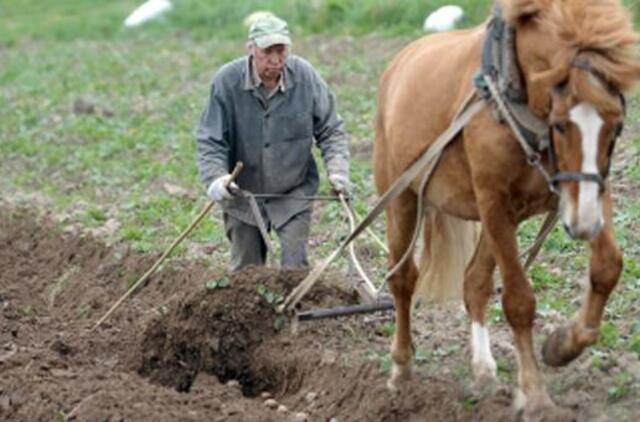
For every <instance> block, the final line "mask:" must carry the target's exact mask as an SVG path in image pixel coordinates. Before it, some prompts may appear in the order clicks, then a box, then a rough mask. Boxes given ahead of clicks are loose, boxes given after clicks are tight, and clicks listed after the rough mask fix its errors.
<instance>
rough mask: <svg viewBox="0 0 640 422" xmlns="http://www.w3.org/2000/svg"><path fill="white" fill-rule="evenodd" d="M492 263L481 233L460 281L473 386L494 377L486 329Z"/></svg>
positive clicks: (492, 259) (490, 254)
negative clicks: (468, 321) (468, 326)
mask: <svg viewBox="0 0 640 422" xmlns="http://www.w3.org/2000/svg"><path fill="white" fill-rule="evenodd" d="M495 267H496V261H495V259H494V258H493V254H492V253H491V249H490V247H489V245H488V244H487V236H486V235H485V233H484V232H483V233H482V234H481V237H480V241H479V242H478V246H477V248H476V252H475V254H474V256H473V259H472V260H471V262H470V263H469V266H468V267H467V270H466V272H465V279H464V303H465V306H466V308H467V312H468V313H469V317H470V318H471V350H472V354H473V357H472V360H471V365H472V368H473V375H474V378H475V381H476V385H484V384H485V383H486V381H489V384H492V382H491V381H493V380H495V377H496V361H495V360H494V359H493V355H492V354H491V347H490V343H489V330H487V328H486V320H487V303H488V301H489V299H490V298H491V293H492V292H493V271H494V269H495Z"/></svg>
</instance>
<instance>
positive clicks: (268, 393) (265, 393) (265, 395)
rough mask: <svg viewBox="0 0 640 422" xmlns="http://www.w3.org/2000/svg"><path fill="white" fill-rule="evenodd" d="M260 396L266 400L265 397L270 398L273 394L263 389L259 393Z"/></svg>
mask: <svg viewBox="0 0 640 422" xmlns="http://www.w3.org/2000/svg"><path fill="white" fill-rule="evenodd" d="M260 397H261V398H262V399H263V400H266V399H271V398H273V395H272V394H271V393H270V392H268V391H263V392H262V393H260Z"/></svg>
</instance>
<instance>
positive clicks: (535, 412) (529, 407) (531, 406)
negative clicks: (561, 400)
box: [515, 393, 577, 422]
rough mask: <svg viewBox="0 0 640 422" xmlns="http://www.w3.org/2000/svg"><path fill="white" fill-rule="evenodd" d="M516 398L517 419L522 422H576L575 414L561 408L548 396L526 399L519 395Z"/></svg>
mask: <svg viewBox="0 0 640 422" xmlns="http://www.w3.org/2000/svg"><path fill="white" fill-rule="evenodd" d="M517 396H518V397H517V398H516V418H515V420H517V421H522V422H574V421H576V420H577V419H576V417H575V415H574V413H573V412H572V411H571V410H569V409H565V408H562V407H559V406H556V405H555V404H554V403H553V401H551V399H550V398H549V397H548V396H547V395H546V394H544V395H542V396H539V397H536V398H532V399H526V398H524V396H523V395H522V393H519V394H518V395H517Z"/></svg>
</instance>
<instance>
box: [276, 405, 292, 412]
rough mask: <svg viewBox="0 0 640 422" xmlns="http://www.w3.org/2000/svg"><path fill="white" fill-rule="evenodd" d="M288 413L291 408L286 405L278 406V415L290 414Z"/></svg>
mask: <svg viewBox="0 0 640 422" xmlns="http://www.w3.org/2000/svg"><path fill="white" fill-rule="evenodd" d="M288 412H289V408H288V407H287V406H285V405H284V404H281V405H280V406H278V413H288Z"/></svg>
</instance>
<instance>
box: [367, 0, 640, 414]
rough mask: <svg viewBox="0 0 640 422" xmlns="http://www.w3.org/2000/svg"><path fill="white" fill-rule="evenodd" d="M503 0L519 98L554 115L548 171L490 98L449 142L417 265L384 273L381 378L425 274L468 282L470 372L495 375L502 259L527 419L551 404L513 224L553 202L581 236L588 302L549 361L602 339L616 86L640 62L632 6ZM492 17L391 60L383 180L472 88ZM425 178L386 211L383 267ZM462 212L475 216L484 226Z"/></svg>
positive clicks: (633, 74)
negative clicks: (391, 317)
mask: <svg viewBox="0 0 640 422" xmlns="http://www.w3.org/2000/svg"><path fill="white" fill-rule="evenodd" d="M499 5H500V6H501V10H502V16H503V17H504V22H505V23H506V24H507V25H508V26H509V27H510V28H512V31H513V33H514V34H515V47H514V49H515V58H516V62H517V65H518V67H519V72H520V77H521V82H522V86H523V92H524V94H525V105H526V106H527V107H528V110H529V111H530V113H532V114H533V115H534V116H537V117H538V118H539V119H541V120H542V121H543V122H545V123H546V125H548V128H549V129H548V130H549V132H548V137H549V138H550V142H549V146H548V147H547V148H546V149H544V150H542V148H544V146H539V147H540V149H541V150H542V151H541V152H544V154H543V159H542V161H541V166H542V169H543V171H540V169H539V168H536V167H535V166H532V165H530V163H529V162H528V160H527V157H526V156H525V154H524V152H523V149H522V147H521V146H520V144H519V143H518V142H517V140H516V137H515V136H514V132H513V131H512V130H511V129H510V127H509V126H507V125H505V124H503V123H500V122H498V121H497V118H496V113H495V111H494V109H493V108H492V107H491V106H489V105H487V106H486V107H485V108H484V109H483V110H482V111H480V112H479V113H478V114H476V115H475V116H474V117H473V118H472V120H471V121H470V122H469V123H468V124H467V125H466V127H465V128H464V129H463V130H462V131H461V132H460V133H459V134H458V136H457V137H456V138H455V139H454V140H453V142H452V143H451V144H450V145H449V146H448V147H447V149H445V151H444V153H443V155H442V157H441V159H440V161H439V163H438V166H437V167H436V170H435V171H434V173H433V174H432V176H431V179H430V181H429V184H428V185H427V188H426V191H425V195H424V197H423V198H422V199H423V200H424V201H425V205H426V207H427V210H428V211H427V214H428V216H429V218H428V219H427V222H426V224H425V228H424V241H425V242H424V244H425V247H424V251H423V253H422V258H421V262H420V270H418V268H417V267H416V264H415V263H414V262H412V261H411V260H409V261H407V262H406V263H405V264H404V265H402V266H401V267H400V269H399V271H397V272H396V273H395V275H394V276H393V277H392V278H391V279H390V281H389V282H390V289H391V292H392V294H393V296H394V299H395V304H396V333H395V337H394V339H393V343H392V346H391V356H392V358H393V364H394V365H393V372H392V375H391V379H390V380H389V386H390V388H397V387H398V382H399V381H400V380H401V379H402V378H403V377H404V376H406V375H408V374H409V373H410V367H411V363H412V359H413V347H412V341H411V332H410V313H411V306H412V301H413V300H414V299H415V298H414V293H415V292H416V290H417V288H418V287H420V286H421V285H426V288H425V290H426V291H427V292H428V293H429V294H430V295H431V296H447V295H448V293H450V292H452V291H453V292H455V291H460V292H461V293H462V291H463V293H464V303H465V305H466V309H467V311H468V313H469V315H470V317H471V321H472V326H471V344H472V353H473V357H472V367H473V372H474V376H475V377H476V379H479V378H480V379H486V378H489V379H493V378H494V377H495V372H496V364H495V361H494V359H493V357H492V355H491V350H490V345H489V333H488V331H487V328H486V308H487V302H488V300H489V298H490V296H491V293H492V292H493V278H492V276H493V273H494V269H495V267H496V265H497V266H498V267H499V269H500V274H501V277H502V282H503V289H502V306H503V309H504V312H505V315H506V318H507V321H508V323H509V325H510V326H511V328H512V331H513V336H514V340H515V348H516V351H517V357H518V364H519V377H518V384H519V385H518V387H519V388H518V391H517V394H516V402H515V405H516V408H517V409H518V410H519V411H521V412H523V415H524V417H525V419H527V420H531V419H537V418H540V417H544V416H545V415H549V414H550V413H552V412H554V411H557V408H556V407H555V405H554V404H553V402H552V401H551V399H550V398H549V396H548V394H547V392H546V389H545V385H544V382H543V379H542V375H541V373H540V370H539V368H538V362H537V361H536V357H535V354H534V350H533V337H532V329H533V323H534V314H535V307H536V299H535V297H534V294H533V290H532V287H531V285H530V284H529V281H528V280H527V276H526V273H525V271H524V269H523V266H522V265H521V263H520V261H519V253H518V246H517V238H516V230H517V227H518V224H519V223H520V222H522V221H523V220H525V219H527V218H529V217H531V216H534V215H536V214H540V213H543V212H546V211H549V210H558V212H559V215H560V218H561V221H562V223H563V225H564V227H565V228H566V230H567V232H568V233H569V235H570V236H572V237H573V238H576V239H582V240H586V241H587V242H588V243H589V247H590V252H591V256H590V268H589V275H590V285H589V287H588V288H587V291H586V295H585V298H584V302H583V303H582V306H581V308H580V310H579V311H578V312H577V314H576V315H575V317H574V318H572V319H571V321H570V322H568V323H567V325H565V326H564V327H561V328H559V329H557V330H556V331H555V332H553V333H552V335H551V336H550V337H549V338H548V339H547V341H546V342H545V344H544V347H543V360H544V361H545V363H547V364H549V365H552V366H561V365H565V364H567V363H568V362H570V361H571V360H573V359H575V358H576V357H577V356H578V355H579V354H580V353H581V352H582V351H583V349H584V348H585V347H587V346H589V345H591V344H593V343H594V342H595V341H596V340H597V337H598V333H599V325H600V321H601V318H602V314H603V309H604V306H605V304H606V302H607V299H608V297H609V294H610V293H611V291H612V289H613V288H614V287H615V285H616V283H617V280H618V277H619V275H620V272H621V269H622V254H621V252H620V250H619V248H618V246H617V245H616V243H615V240H614V236H613V227H612V199H611V190H610V186H609V183H608V182H607V180H606V178H607V173H608V168H609V165H610V160H611V152H612V149H613V145H614V142H615V138H616V137H617V135H618V133H619V130H620V128H621V125H622V122H623V119H624V112H625V105H624V98H623V97H622V95H621V93H622V92H624V91H627V90H628V89H630V88H631V86H632V85H633V83H634V82H635V81H636V80H637V79H638V78H640V63H639V62H638V59H637V57H636V52H635V50H634V43H635V42H636V39H637V37H636V34H635V33H634V31H633V29H632V25H631V19H630V17H629V15H628V13H627V12H626V11H625V9H624V8H623V7H622V6H621V4H620V1H618V0H555V1H554V0H511V1H509V0H502V1H500V2H499ZM487 27H488V25H487V24H485V25H482V26H480V27H477V28H474V29H470V30H463V31H454V32H449V33H440V34H435V35H430V36H426V37H424V38H422V39H420V40H417V41H415V42H413V43H412V44H410V45H409V46H407V47H406V48H405V49H404V50H403V51H402V52H400V53H399V54H398V56H397V57H396V58H395V59H394V60H393V62H392V63H391V64H390V65H389V67H388V69H387V70H386V72H385V73H384V75H383V77H382V79H381V84H380V90H379V97H378V113H377V120H376V140H375V148H374V167H375V182H376V186H377V189H378V191H379V192H384V191H386V190H387V189H388V188H389V186H390V185H391V184H392V183H393V182H394V181H395V180H396V179H397V178H398V177H400V175H401V174H402V173H403V171H404V169H406V168H407V167H408V166H409V165H410V164H411V163H412V162H413V161H415V160H416V159H417V157H418V156H419V155H420V154H421V153H422V152H423V151H425V150H426V149H427V148H428V147H429V146H430V145H431V143H432V142H433V141H434V140H435V139H436V137H437V136H438V135H439V134H440V133H442V132H443V131H444V130H445V129H446V128H447V127H448V126H449V124H450V123H451V121H452V119H454V116H455V115H456V112H457V111H458V109H459V108H460V107H461V104H462V103H463V101H464V100H465V98H466V97H467V95H468V94H469V93H470V92H471V91H473V89H474V84H473V79H474V75H475V74H476V72H477V70H478V69H479V68H480V67H481V51H482V49H483V43H484V40H485V38H486V33H487V32H486V31H487ZM544 173H548V174H549V175H551V176H550V177H544ZM420 179H421V178H420V177H418V178H416V180H414V181H413V182H412V184H411V186H410V188H408V189H406V190H405V191H404V192H403V193H402V194H401V195H400V196H399V197H398V198H396V199H395V200H394V201H393V202H392V203H391V204H390V205H389V206H388V208H387V210H386V213H387V238H388V243H389V248H390V256H391V258H390V260H391V262H390V264H391V266H394V265H395V264H396V263H397V262H398V261H399V260H400V258H401V257H402V256H403V254H404V253H405V251H406V250H407V248H408V247H409V245H410V243H411V242H410V240H411V237H412V236H413V233H414V230H415V228H416V221H417V218H416V208H417V203H418V202H417V201H418V196H419V195H418V193H419V185H420ZM550 179H551V180H550ZM550 181H551V182H552V183H551V184H552V185H553V186H552V188H553V189H550V184H549V183H550ZM552 190H553V192H552ZM470 221H479V222H480V233H479V236H478V233H477V231H476V230H474V229H473V226H470V225H469V224H470V223H469V222H470ZM471 224H477V223H471ZM554 409H555V410H554ZM560 413H562V412H560Z"/></svg>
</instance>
